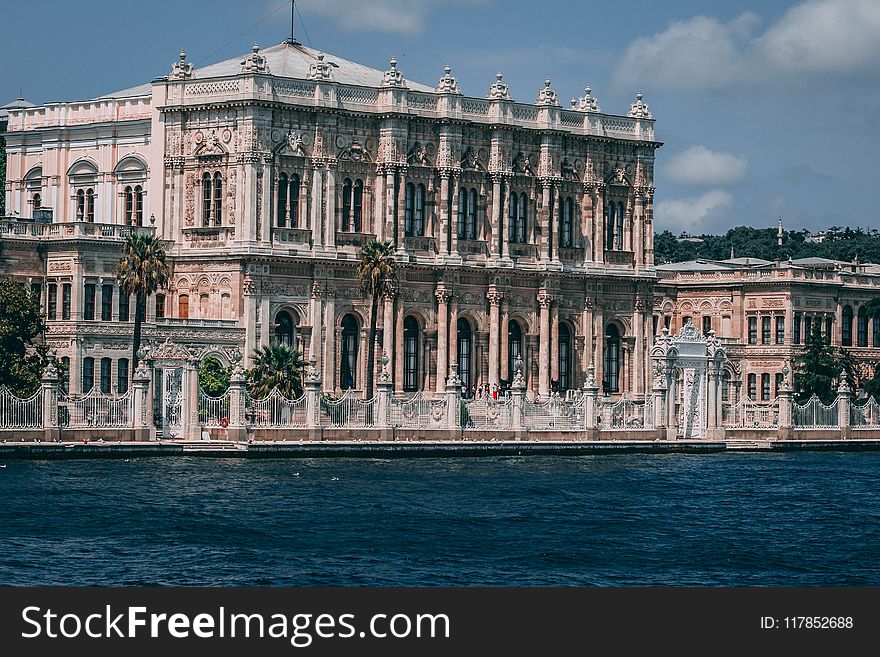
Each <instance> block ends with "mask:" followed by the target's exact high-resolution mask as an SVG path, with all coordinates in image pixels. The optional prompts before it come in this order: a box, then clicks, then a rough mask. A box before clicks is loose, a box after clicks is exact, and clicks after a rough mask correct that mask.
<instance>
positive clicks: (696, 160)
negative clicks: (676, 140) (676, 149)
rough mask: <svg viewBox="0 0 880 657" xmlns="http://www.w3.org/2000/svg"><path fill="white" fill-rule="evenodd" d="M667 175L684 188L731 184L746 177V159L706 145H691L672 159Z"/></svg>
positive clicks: (665, 168)
mask: <svg viewBox="0 0 880 657" xmlns="http://www.w3.org/2000/svg"><path fill="white" fill-rule="evenodd" d="M663 173H664V174H666V177H667V178H669V180H670V181H671V182H674V183H679V184H681V185H708V186H715V185H730V184H732V183H735V182H739V181H740V180H742V179H743V178H744V177H745V175H746V160H745V159H744V158H741V157H737V156H736V155H733V154H731V153H723V152H719V151H711V150H709V149H708V148H706V147H705V146H691V147H690V148H689V149H687V150H686V151H684V152H682V153H679V154H678V155H676V156H675V157H673V158H672V159H671V160H669V162H667V163H666V165H664V167H663Z"/></svg>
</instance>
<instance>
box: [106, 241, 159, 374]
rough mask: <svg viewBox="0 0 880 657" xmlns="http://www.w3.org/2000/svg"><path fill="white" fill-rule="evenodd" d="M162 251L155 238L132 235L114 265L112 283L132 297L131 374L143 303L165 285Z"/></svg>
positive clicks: (135, 354) (139, 331) (136, 356)
mask: <svg viewBox="0 0 880 657" xmlns="http://www.w3.org/2000/svg"><path fill="white" fill-rule="evenodd" d="M168 276H169V271H168V265H167V264H166V263H165V247H164V246H163V245H162V241H161V240H160V239H159V238H158V237H156V236H155V235H150V234H147V233H135V232H132V233H131V234H130V235H129V236H128V237H127V238H126V240H125V243H124V244H123V245H122V257H121V258H120V259H119V263H118V264H117V265H116V279H117V280H118V281H119V287H120V288H121V289H122V291H123V293H125V294H127V295H129V296H131V295H135V304H134V339H133V341H132V357H131V362H132V366H131V367H132V371H134V370H135V369H136V368H137V364H138V355H137V352H138V349H139V348H140V344H141V324H142V323H143V321H144V316H145V315H146V310H147V299H148V298H149V296H150V295H151V294H154V293H155V292H156V291H157V290H161V289H164V288H165V287H166V286H167V285H168Z"/></svg>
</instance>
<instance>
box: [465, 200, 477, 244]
mask: <svg viewBox="0 0 880 657" xmlns="http://www.w3.org/2000/svg"><path fill="white" fill-rule="evenodd" d="M466 232H467V239H469V240H475V239H477V190H476V189H474V188H473V187H472V188H471V193H470V195H469V196H468V213H467V231H466Z"/></svg>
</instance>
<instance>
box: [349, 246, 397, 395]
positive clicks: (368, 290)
mask: <svg viewBox="0 0 880 657" xmlns="http://www.w3.org/2000/svg"><path fill="white" fill-rule="evenodd" d="M360 257H361V261H360V263H359V264H358V269H357V276H358V278H359V279H360V281H361V290H362V291H363V293H364V294H365V295H366V296H368V297H370V335H369V347H368V348H367V385H366V390H365V395H364V398H365V399H372V398H373V373H374V371H375V366H376V364H375V360H376V320H377V316H378V314H379V299H381V298H382V297H383V296H384V295H386V294H389V293H390V292H391V290H392V287H393V286H394V284H395V283H396V282H397V262H396V261H395V260H394V244H392V243H391V242H390V241H387V242H377V241H376V240H370V241H369V242H367V243H366V244H364V246H363V247H362V248H361V256H360ZM385 330H386V331H387V330H389V327H386V328H385Z"/></svg>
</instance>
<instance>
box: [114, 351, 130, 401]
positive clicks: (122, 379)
mask: <svg viewBox="0 0 880 657" xmlns="http://www.w3.org/2000/svg"><path fill="white" fill-rule="evenodd" d="M116 391H117V392H118V393H119V394H120V395H122V394H125V393H126V392H128V358H120V359H119V360H118V361H116Z"/></svg>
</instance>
